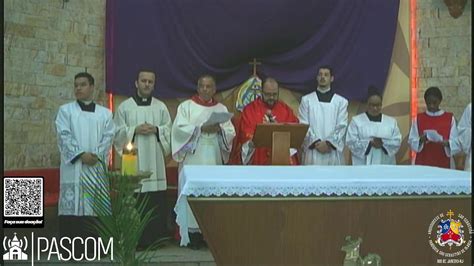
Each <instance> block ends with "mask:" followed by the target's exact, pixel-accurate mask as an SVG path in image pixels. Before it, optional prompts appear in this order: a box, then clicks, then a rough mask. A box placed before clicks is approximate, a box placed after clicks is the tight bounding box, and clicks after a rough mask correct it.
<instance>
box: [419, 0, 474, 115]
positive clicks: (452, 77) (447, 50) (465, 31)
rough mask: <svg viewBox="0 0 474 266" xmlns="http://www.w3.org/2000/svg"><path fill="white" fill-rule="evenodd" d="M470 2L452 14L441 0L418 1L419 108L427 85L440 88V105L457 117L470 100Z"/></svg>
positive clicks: (422, 104)
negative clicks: (456, 14)
mask: <svg viewBox="0 0 474 266" xmlns="http://www.w3.org/2000/svg"><path fill="white" fill-rule="evenodd" d="M471 5H472V1H470V0H468V1H467V4H466V6H465V8H464V12H463V13H462V15H461V16H460V17H458V18H453V17H452V16H451V15H450V14H449V10H448V7H447V6H446V4H445V3H444V1H442V0H418V1H417V12H416V16H417V26H418V29H417V30H418V31H417V40H418V54H419V72H418V73H419V89H420V90H419V92H418V99H419V100H418V103H419V110H420V111H422V110H425V103H424V100H423V93H424V91H425V90H426V89H427V88H428V87H430V86H438V87H439V88H440V90H441V91H442V93H443V102H442V103H441V108H443V109H445V110H447V111H450V112H454V115H455V117H456V119H457V120H459V118H460V117H461V115H462V112H463V111H464V108H465V107H466V105H467V104H468V103H469V102H470V101H471V93H472V89H471V88H472V87H471V84H472V81H471V67H472V66H471V38H472V35H471Z"/></svg>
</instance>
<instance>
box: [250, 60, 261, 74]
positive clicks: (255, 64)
mask: <svg viewBox="0 0 474 266" xmlns="http://www.w3.org/2000/svg"><path fill="white" fill-rule="evenodd" d="M261 64H262V62H258V61H257V59H256V58H255V57H254V58H253V61H252V62H249V65H252V67H253V76H254V77H256V76H257V65H261Z"/></svg>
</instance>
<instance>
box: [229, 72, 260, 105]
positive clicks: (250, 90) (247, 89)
mask: <svg viewBox="0 0 474 266" xmlns="http://www.w3.org/2000/svg"><path fill="white" fill-rule="evenodd" d="M261 95H262V80H261V79H260V78H259V77H257V76H252V77H250V78H249V79H248V80H246V81H245V82H244V83H243V84H242V85H240V87H239V93H238V95H237V100H236V101H235V108H236V109H237V110H238V111H239V112H242V110H243V109H244V107H245V106H246V105H247V104H249V103H251V102H252V101H253V100H255V99H257V98H258V97H260V96H261Z"/></svg>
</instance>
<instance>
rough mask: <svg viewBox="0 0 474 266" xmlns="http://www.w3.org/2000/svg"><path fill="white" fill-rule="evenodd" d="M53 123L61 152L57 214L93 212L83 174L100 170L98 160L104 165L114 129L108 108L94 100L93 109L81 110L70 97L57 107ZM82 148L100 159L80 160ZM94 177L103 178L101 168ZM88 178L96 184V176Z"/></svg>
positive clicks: (90, 173)
mask: <svg viewBox="0 0 474 266" xmlns="http://www.w3.org/2000/svg"><path fill="white" fill-rule="evenodd" d="M55 125H56V133H57V137H58V147H59V152H60V153H61V166H60V182H59V186H60V188H59V193H60V194H59V206H58V214H59V215H74V216H93V215H94V212H93V210H92V203H91V201H88V200H86V199H85V193H86V191H84V183H83V182H84V177H85V175H88V176H92V175H93V173H96V171H102V170H103V167H102V163H104V164H105V165H107V162H108V155H109V152H110V149H111V147H112V139H113V136H114V132H115V126H114V123H113V120H112V112H111V111H110V110H109V109H107V108H105V107H103V106H100V105H98V104H96V105H95V111H94V112H86V111H82V110H81V107H80V106H79V104H78V103H77V101H74V102H71V103H67V104H64V105H62V106H61V107H59V111H58V114H57V116H56V121H55ZM83 152H91V153H94V154H96V155H97V156H98V157H99V159H100V160H101V162H98V163H97V164H96V165H94V166H88V165H86V164H83V163H82V161H81V159H80V158H77V157H78V156H79V155H80V154H81V153H83ZM74 159H75V160H74ZM94 177H97V178H106V177H105V175H104V173H103V171H102V172H101V174H100V175H99V176H94ZM92 181H93V182H97V183H96V185H99V184H100V182H99V180H95V181H94V180H92Z"/></svg>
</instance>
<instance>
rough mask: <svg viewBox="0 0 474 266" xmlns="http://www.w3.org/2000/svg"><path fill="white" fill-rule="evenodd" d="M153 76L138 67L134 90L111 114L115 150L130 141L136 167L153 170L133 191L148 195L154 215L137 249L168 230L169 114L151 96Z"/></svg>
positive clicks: (149, 207) (140, 194)
mask: <svg viewBox="0 0 474 266" xmlns="http://www.w3.org/2000/svg"><path fill="white" fill-rule="evenodd" d="M155 80H156V76H155V73H154V72H153V71H152V70H148V69H142V70H140V71H139V72H138V75H137V80H136V81H135V89H136V91H135V94H134V95H133V96H132V97H130V98H128V99H127V100H125V101H123V102H122V103H121V104H120V105H119V107H118V108H117V111H116V113H115V117H114V121H115V124H116V126H117V132H116V135H115V141H114V146H115V150H116V151H117V152H118V153H119V154H120V155H122V154H123V149H124V148H125V147H126V145H127V144H129V143H133V145H134V147H136V148H137V149H138V171H142V172H152V174H151V176H150V177H149V178H147V179H144V180H142V181H141V182H140V183H141V188H140V189H137V190H136V191H135V192H137V196H144V195H147V196H148V205H147V210H146V211H148V210H149V209H153V215H154V216H156V217H155V219H152V220H151V222H150V223H149V224H148V225H147V226H146V228H145V230H144V234H143V235H142V237H141V239H140V241H139V246H138V247H139V248H140V249H143V248H146V247H148V246H149V245H150V244H152V243H153V242H154V241H155V240H156V239H158V238H162V237H165V236H167V233H168V230H167V227H166V225H167V206H166V164H165V158H166V156H167V155H169V154H170V152H171V117H170V114H169V112H168V108H167V107H166V105H165V104H164V103H163V102H162V101H160V100H158V99H157V98H155V97H153V96H152V92H153V90H154V89H155Z"/></svg>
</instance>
